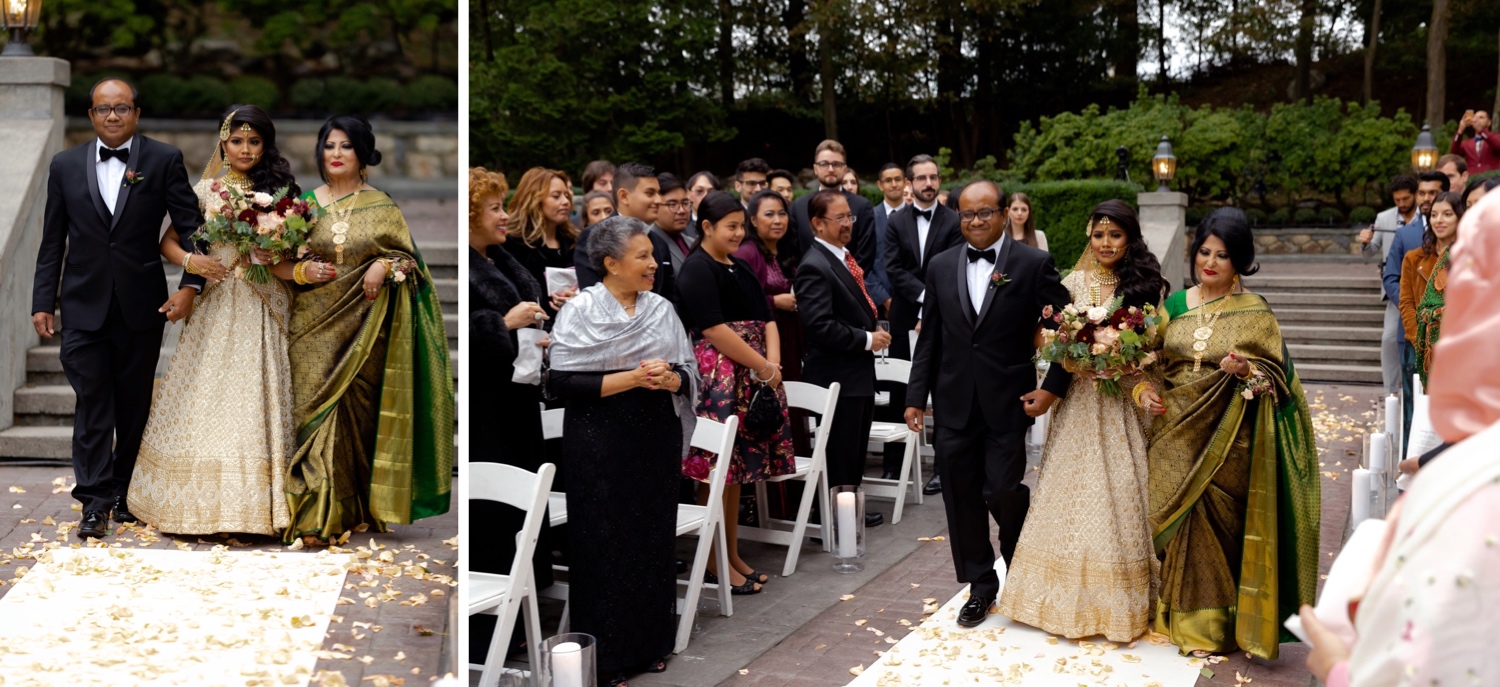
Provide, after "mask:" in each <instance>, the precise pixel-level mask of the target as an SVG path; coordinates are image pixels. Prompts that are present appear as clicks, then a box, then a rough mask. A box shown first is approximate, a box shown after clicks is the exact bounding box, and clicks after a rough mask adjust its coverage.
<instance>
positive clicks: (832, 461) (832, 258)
mask: <svg viewBox="0 0 1500 687" xmlns="http://www.w3.org/2000/svg"><path fill="white" fill-rule="evenodd" d="M810 198H811V199H810V200H809V202H808V204H807V209H808V213H809V214H810V215H811V218H812V225H813V229H814V231H816V232H817V233H816V238H814V239H813V246H812V248H810V249H809V250H808V251H807V254H806V255H804V256H803V258H802V264H801V265H800V266H799V267H798V268H797V280H796V289H797V310H798V311H800V312H801V314H802V326H803V336H804V337H805V339H806V341H807V353H806V354H805V355H803V357H802V380H803V381H805V382H808V383H810V384H817V385H819V386H828V385H830V384H832V383H834V382H838V383H839V387H840V388H839V399H838V404H837V406H836V407H835V409H834V413H833V424H831V425H830V426H829V428H828V484H829V486H835V487H837V486H844V485H848V486H856V487H857V486H859V484H860V481H861V478H862V476H863V474H864V464H865V446H866V445H867V444H868V442H869V437H870V422H871V421H872V420H873V419H874V412H875V355H874V354H875V352H876V351H879V350H881V349H883V348H885V347H886V346H889V345H890V343H891V335H890V333H889V332H884V331H880V330H879V329H877V328H876V326H875V325H876V320H877V318H876V307H875V299H874V298H873V297H871V295H870V291H869V289H868V287H867V286H866V284H865V271H864V270H863V269H861V268H860V266H859V263H858V262H857V261H856V260H855V258H854V255H853V254H852V253H850V252H849V250H848V248H847V246H848V244H849V238H850V235H851V234H852V233H853V227H854V215H853V213H852V212H850V211H849V203H848V201H846V200H845V199H844V195H843V194H842V193H840V192H838V191H818V192H817V193H815V194H813V195H812V196H811V197H810ZM884 521H885V519H884V517H883V516H882V515H881V514H879V513H873V512H866V513H865V524H866V525H867V526H870V527H873V526H876V525H879V524H881V523H882V522H884Z"/></svg>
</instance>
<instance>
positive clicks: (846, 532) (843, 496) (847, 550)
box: [836, 491, 859, 558]
mask: <svg viewBox="0 0 1500 687" xmlns="http://www.w3.org/2000/svg"><path fill="white" fill-rule="evenodd" d="M836 499H837V500H838V505H837V509H838V518H839V537H838V555H839V558H854V557H856V556H858V555H859V540H858V539H857V537H858V535H857V534H856V533H855V531H854V527H855V521H856V520H857V518H856V515H857V514H856V513H855V507H854V492H852V491H845V492H840V493H839V495H838V496H837V497H836Z"/></svg>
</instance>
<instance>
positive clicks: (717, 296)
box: [677, 191, 797, 594]
mask: <svg viewBox="0 0 1500 687" xmlns="http://www.w3.org/2000/svg"><path fill="white" fill-rule="evenodd" d="M698 214H699V219H700V220H701V222H702V224H701V225H700V227H699V229H700V230H701V231H702V233H703V240H701V241H699V242H698V247H697V248H696V249H694V250H693V253H692V255H689V256H688V258H687V261H686V262H684V263H683V265H682V271H681V272H679V273H678V275H677V284H678V293H679V294H680V296H681V312H682V319H683V322H684V323H685V324H687V326H688V327H690V328H692V330H693V333H694V338H695V345H694V347H693V348H694V350H693V352H694V357H695V358H696V359H697V361H698V373H699V375H701V376H702V378H703V381H702V387H701V389H700V390H699V402H698V415H700V416H702V417H706V418H709V419H712V420H717V421H720V422H723V421H725V420H728V419H729V417H730V416H735V417H739V418H740V422H741V423H744V422H745V414H746V412H747V410H748V409H749V407H750V400H751V398H753V397H754V395H755V392H756V391H757V390H759V389H760V388H761V387H762V386H763V385H764V386H767V387H769V388H770V390H771V391H772V392H773V393H775V395H776V398H777V400H778V401H779V402H780V404H781V408H782V412H781V414H780V416H779V417H778V418H777V421H776V422H775V423H774V424H772V425H771V426H767V427H760V428H756V427H751V426H748V425H747V424H742V425H741V426H740V431H739V436H738V437H737V438H736V440H735V443H734V455H731V456H713V455H708V454H705V453H704V452H702V451H699V450H697V449H694V450H692V451H689V452H688V457H687V459H686V460H684V461H683V463H682V473H683V474H684V475H686V476H688V477H691V478H693V479H695V480H697V481H699V482H702V483H703V484H701V485H700V486H699V488H698V502H699V504H700V505H701V504H705V503H707V500H708V486H709V485H708V484H707V482H708V478H709V475H710V474H711V472H712V470H713V468H714V465H715V464H716V463H717V461H720V460H729V461H730V464H729V468H728V470H727V471H726V472H727V473H728V474H727V476H726V479H727V485H728V486H727V487H726V488H725V489H724V512H725V513H738V512H739V503H740V487H741V485H744V484H752V483H755V482H760V481H764V480H765V479H766V478H768V477H777V476H781V475H788V474H791V473H792V472H793V471H795V470H796V467H797V465H796V459H795V457H794V456H793V455H792V435H791V431H790V426H789V425H790V423H789V422H788V419H787V413H786V392H785V391H783V390H782V389H781V375H782V373H781V360H782V358H781V337H780V330H779V329H778V328H777V327H776V321H775V320H774V319H773V318H772V316H771V309H770V307H768V306H767V303H766V292H765V290H763V289H762V288H761V286H760V281H759V280H757V279H756V278H755V274H754V272H753V271H752V270H751V269H750V265H749V264H747V263H746V262H745V261H744V260H740V259H739V258H736V257H734V252H735V251H736V250H739V247H740V243H741V242H742V241H743V240H744V238H745V209H744V208H743V207H742V206H741V205H740V203H739V201H737V200H735V199H734V197H733V196H730V195H729V194H728V193H724V192H722V191H714V192H712V193H709V194H708V195H707V196H706V197H704V199H703V202H702V203H699V204H698ZM778 250H783V249H781V248H778ZM737 521H738V518H735V517H726V518H724V533H725V535H726V539H727V540H728V542H729V551H728V554H729V565H730V569H729V570H728V571H724V570H718V569H717V566H716V565H715V561H716V560H717V558H710V559H709V563H708V567H709V571H710V572H711V573H713V577H710V578H706V579H708V581H710V582H716V581H718V579H719V577H718V576H719V575H725V573H726V572H727V575H725V577H726V580H725V581H726V582H727V583H728V584H729V585H730V591H732V592H733V593H735V594H756V593H759V592H760V589H761V587H760V585H761V583H763V582H765V581H766V580H767V579H769V578H768V577H766V576H765V575H763V574H761V573H758V572H756V571H755V569H754V568H752V567H751V566H750V565H749V564H748V563H746V562H745V561H744V560H743V559H741V558H740V556H739V540H738V537H737V533H738V523H737Z"/></svg>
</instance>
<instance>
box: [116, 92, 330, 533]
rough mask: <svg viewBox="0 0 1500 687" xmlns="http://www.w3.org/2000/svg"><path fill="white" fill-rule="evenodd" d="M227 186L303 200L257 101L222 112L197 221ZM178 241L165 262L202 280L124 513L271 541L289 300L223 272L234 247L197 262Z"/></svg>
mask: <svg viewBox="0 0 1500 687" xmlns="http://www.w3.org/2000/svg"><path fill="white" fill-rule="evenodd" d="M226 165H227V167H228V171H227V172H226V173H225V174H224V175H223V176H217V175H218V172H219V170H220V168H221V167H224V166H226ZM226 186H232V187H234V188H236V189H239V190H240V191H242V192H249V191H256V192H263V193H275V192H276V191H278V190H280V189H281V188H282V187H286V186H290V187H291V193H293V194H296V193H299V192H300V191H299V190H298V189H297V184H296V180H295V178H294V177H293V176H292V174H291V168H290V166H289V165H288V164H287V161H286V159H285V158H283V157H282V156H281V154H280V152H278V151H277V149H276V128H275V126H274V125H273V124H272V123H271V118H270V117H269V116H268V115H267V114H266V113H265V112H264V111H263V110H261V109H260V108H258V107H255V106H254V105H235V106H232V107H230V108H229V111H228V114H226V115H225V117H224V120H223V123H222V124H221V126H220V128H219V146H218V148H216V149H215V151H214V155H213V158H212V159H211V160H210V161H209V165H208V167H207V168H206V169H205V170H204V173H203V178H202V179H201V180H199V182H198V183H197V185H196V186H194V190H195V191H197V193H198V199H199V207H200V208H202V209H203V211H204V214H205V216H207V215H208V214H212V213H211V210H210V209H211V208H217V207H219V206H220V205H221V204H222V203H223V201H222V200H221V197H220V195H219V194H220V193H221V192H224V188H225V187H226ZM178 241H179V237H178V235H177V232H176V231H175V230H172V229H168V230H167V235H166V237H165V238H164V239H163V240H162V255H163V256H165V257H166V258H167V260H169V261H171V262H172V263H174V264H178V265H184V267H185V269H187V271H189V272H191V273H194V274H204V275H205V276H207V277H209V280H210V281H209V283H208V284H207V285H206V286H205V287H204V289H203V293H202V294H201V295H199V296H198V297H197V298H196V301H197V302H196V304H195V307H194V309H193V313H192V315H191V316H190V317H189V318H188V320H187V322H186V324H185V325H184V326H183V329H182V336H181V338H180V339H178V342H177V350H176V352H175V353H174V354H173V356H172V361H171V362H170V363H169V365H168V367H167V373H166V375H165V376H163V377H162V379H161V384H160V386H159V388H158V389H157V395H156V399H155V401H154V402H153V403H152V405H151V418H150V420H149V421H148V422H147V425H146V431H145V435H144V437H143V438H142V440H141V450H140V456H139V458H138V459H137V462H136V466H135V473H134V476H133V477H132V479H131V481H130V494H129V504H130V508H131V509H132V510H133V511H134V512H135V514H136V516H137V517H139V518H141V519H142V520H144V521H146V522H147V523H150V524H151V525H153V526H155V527H157V528H158V529H160V530H162V531H164V532H173V533H177V534H212V533H215V532H245V533H251V534H267V535H279V534H280V533H281V531H282V529H284V528H285V527H286V526H287V525H288V524H289V523H290V517H289V512H288V510H287V504H286V494H285V492H284V478H285V475H286V467H287V459H288V458H289V457H290V456H291V453H292V448H293V446H294V444H293V426H292V376H291V372H290V369H289V367H288V363H287V318H288V314H289V311H290V308H291V292H290V291H289V290H288V289H287V287H286V285H285V284H283V283H281V282H278V281H274V280H273V281H272V282H271V283H268V284H255V283H252V282H249V281H246V280H244V279H240V278H238V277H231V276H229V274H228V273H229V270H230V269H232V268H233V267H234V266H235V263H236V261H237V260H238V259H239V255H238V253H236V251H235V249H234V248H233V247H230V246H227V245H224V244H216V245H213V246H207V247H205V251H206V253H207V254H206V255H205V254H201V253H197V252H196V251H195V252H194V253H191V254H190V253H189V252H188V251H187V250H184V249H183V248H182V247H180V246H179V245H178ZM189 245H191V244H189Z"/></svg>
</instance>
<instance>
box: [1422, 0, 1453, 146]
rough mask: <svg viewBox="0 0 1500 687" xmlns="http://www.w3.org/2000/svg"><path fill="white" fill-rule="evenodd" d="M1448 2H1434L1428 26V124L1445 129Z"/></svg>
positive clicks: (1434, 129)
mask: <svg viewBox="0 0 1500 687" xmlns="http://www.w3.org/2000/svg"><path fill="white" fill-rule="evenodd" d="M1448 9H1449V8H1448V0H1432V21H1431V22H1430V23H1428V25H1427V124H1428V125H1429V126H1431V127H1432V129H1433V131H1438V130H1440V129H1442V128H1443V123H1444V120H1443V102H1444V101H1445V100H1446V99H1447V97H1448V46H1447V42H1448V19H1449V12H1448Z"/></svg>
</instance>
